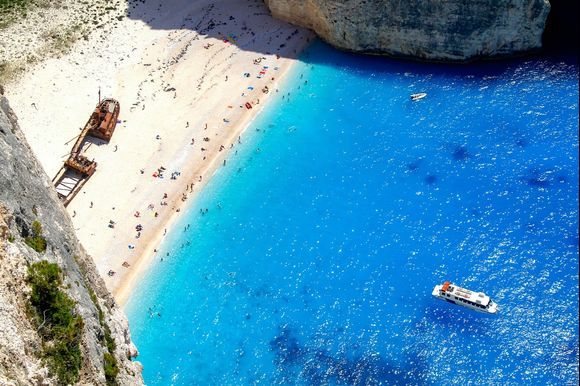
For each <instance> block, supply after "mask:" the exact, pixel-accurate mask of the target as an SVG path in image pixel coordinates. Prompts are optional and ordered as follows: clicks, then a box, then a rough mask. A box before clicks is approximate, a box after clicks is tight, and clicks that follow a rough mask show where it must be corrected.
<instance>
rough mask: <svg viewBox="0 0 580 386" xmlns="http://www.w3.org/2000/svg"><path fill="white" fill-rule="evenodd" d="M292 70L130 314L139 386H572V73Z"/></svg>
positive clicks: (340, 56) (388, 66) (529, 64)
mask: <svg viewBox="0 0 580 386" xmlns="http://www.w3.org/2000/svg"><path fill="white" fill-rule="evenodd" d="M302 60H303V62H302V63H301V64H299V65H297V66H296V68H295V70H294V74H293V75H291V77H290V80H289V81H288V84H287V86H286V87H285V88H284V92H285V93H287V92H289V93H290V95H289V96H288V95H286V94H284V97H283V95H282V93H279V94H278V95H276V96H275V100H274V101H273V102H272V103H271V104H270V107H269V109H268V111H265V112H264V113H262V115H261V116H260V117H259V118H258V119H257V120H256V121H255V122H254V123H253V124H252V126H251V127H250V128H249V129H248V131H249V132H251V133H247V134H246V135H245V137H246V140H245V143H244V144H243V145H242V146H241V147H239V148H238V152H237V154H235V155H232V157H231V158H230V160H229V161H228V163H227V166H226V167H224V168H223V169H221V170H220V172H219V173H218V174H217V175H216V176H215V177H214V179H213V180H212V181H211V182H210V183H209V185H208V186H207V188H206V189H205V190H204V191H203V192H202V193H201V194H200V196H199V198H198V199H196V201H194V202H193V203H192V205H191V208H190V209H189V211H188V213H186V214H185V215H184V216H182V219H181V220H180V224H178V225H177V226H176V227H175V230H174V231H173V232H172V233H171V234H170V235H168V239H167V241H166V243H165V244H164V246H163V247H162V250H161V251H160V253H159V256H164V259H163V261H161V260H160V259H159V258H158V259H157V260H158V261H157V262H156V263H155V265H154V266H153V268H152V269H151V270H150V272H149V273H148V274H147V276H146V278H145V279H144V280H143V281H142V282H141V284H140V285H139V286H138V288H137V289H136V290H135V292H134V295H133V297H132V298H131V299H130V302H129V303H128V305H127V307H126V311H127V313H128V316H129V319H130V322H131V328H132V333H133V338H134V339H135V341H136V343H137V345H138V348H139V350H140V353H141V355H140V357H139V358H138V359H139V360H140V361H141V362H142V363H143V365H144V367H145V370H144V376H145V380H146V382H147V384H148V385H169V384H172V385H193V384H199V385H208V384H220V385H238V384H254V383H262V384H379V383H382V384H389V385H391V384H441V385H443V384H470V383H471V384H522V383H524V382H526V383H531V384H559V385H561V384H571V385H572V384H576V383H577V382H578V318H577V313H578V122H577V119H578V77H577V72H578V66H577V65H576V64H570V63H568V62H566V61H559V60H556V59H544V58H536V59H527V60H518V61H507V62H499V63H487V64H482V65H471V66H443V65H432V64H431V65H427V64H417V63H408V62H402V61H392V60H388V59H381V58H374V57H373V58H368V57H360V56H355V55H350V54H345V53H341V52H337V51H335V50H333V49H331V48H329V47H328V46H326V45H324V44H322V43H315V44H314V45H313V46H311V47H310V48H309V49H308V50H307V51H306V52H305V53H304V54H303V56H302ZM240 76H242V75H241V74H240ZM306 81H307V84H305V82H306ZM421 91H424V92H427V93H428V96H427V97H426V98H425V99H423V100H420V101H418V102H411V101H410V99H409V95H410V94H411V93H415V92H421ZM288 100H289V101H288ZM206 208H207V209H208V212H207V213H206V214H203V215H202V214H201V213H200V211H205V209H206ZM186 224H189V225H190V227H189V229H188V230H186V231H184V227H185V226H186ZM166 254H169V255H166ZM444 280H451V281H453V282H455V283H457V284H459V285H462V286H465V287H467V288H470V289H473V290H476V291H484V292H486V293H487V294H489V295H490V296H491V297H492V298H493V299H494V300H495V301H496V302H497V303H499V307H500V313H499V314H498V315H497V316H494V317H490V316H487V315H483V314H479V313H475V312H473V311H469V310H466V309H463V308H460V307H457V306H453V305H449V304H447V303H444V302H441V301H439V300H437V299H435V298H433V297H432V296H431V290H432V289H433V286H434V285H435V284H440V283H442V282H443V281H444Z"/></svg>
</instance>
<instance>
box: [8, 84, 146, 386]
mask: <svg viewBox="0 0 580 386" xmlns="http://www.w3.org/2000/svg"><path fill="white" fill-rule="evenodd" d="M34 220H38V221H40V223H41V224H42V228H43V235H44V236H45V237H46V239H47V249H46V251H45V252H44V253H43V254H39V253H37V252H35V251H34V250H32V249H31V248H30V247H28V246H27V245H26V244H25V243H24V240H23V237H24V236H25V235H26V234H28V233H29V232H30V225H31V224H32V222H33V221H34ZM40 260H48V261H49V262H51V263H57V264H58V265H59V266H60V268H61V269H62V272H63V276H64V284H65V286H64V290H65V292H66V293H67V294H68V295H69V296H70V297H71V298H72V299H73V300H74V301H75V303H76V306H75V311H76V312H77V313H78V314H79V315H80V316H81V317H82V318H83V332H82V340H81V352H82V358H83V360H82V366H81V370H80V379H79V384H82V385H105V384H106V379H105V373H104V353H105V352H107V351H108V349H107V348H106V345H105V344H104V343H103V337H104V336H105V332H104V331H105V327H104V324H103V323H101V321H100V320H99V311H98V308H97V307H99V308H100V309H101V310H102V312H103V316H104V322H105V323H106V325H107V326H108V327H109V329H110V331H111V337H112V338H113V339H114V341H115V345H116V349H115V350H114V353H112V355H114V356H115V358H116V359H117V364H118V367H119V374H118V375H117V378H116V380H117V383H118V384H119V385H131V386H133V385H141V384H143V380H142V378H141V365H140V363H139V362H133V361H131V360H129V356H136V354H137V350H136V348H135V346H134V345H133V343H132V342H131V335H130V332H129V326H128V323H127V319H126V318H125V316H124V314H123V312H122V310H121V309H120V308H119V307H118V305H117V304H116V303H115V300H114V299H113V297H112V296H111V294H110V293H109V292H108V290H107V289H106V287H105V283H104V282H103V280H102V279H101V277H100V276H99V274H98V273H97V270H96V268H95V265H94V263H93V261H92V259H91V257H90V256H88V255H87V254H86V252H85V251H84V249H83V248H82V246H81V245H80V244H79V242H78V240H77V238H76V236H75V233H74V230H73V227H72V223H71V220H70V218H69V216H68V214H67V213H66V211H65V210H64V207H63V206H62V203H61V202H60V200H59V199H58V197H57V195H56V191H55V190H54V188H53V187H52V184H51V183H50V180H49V179H48V176H47V175H46V174H45V173H44V171H43V169H42V167H41V166H40V164H39V163H38V161H37V160H36V158H35V157H34V155H33V154H32V150H31V149H30V147H29V146H28V144H27V143H26V140H25V138H24V136H23V135H22V132H21V131H20V129H19V128H18V124H17V122H16V116H15V115H14V113H13V112H12V110H11V109H10V107H9V106H8V102H7V100H6V99H5V98H4V97H3V96H1V95H0V385H56V384H58V382H57V380H56V379H55V378H54V377H52V376H51V375H50V373H49V370H48V369H47V368H46V366H45V365H44V364H43V363H42V361H41V359H40V357H39V353H40V352H41V348H42V341H41V338H40V336H39V334H38V333H37V330H36V327H35V326H33V325H32V322H31V320H30V317H29V315H28V314H27V304H28V297H29V293H30V287H29V285H28V284H27V283H26V276H27V268H28V265H29V264H31V263H34V262H37V261H40ZM91 292H93V293H94V295H95V297H96V303H94V302H93V299H92V298H91ZM97 305H98V306H97Z"/></svg>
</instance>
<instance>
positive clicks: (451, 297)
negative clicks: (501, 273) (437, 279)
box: [432, 281, 498, 314]
mask: <svg viewBox="0 0 580 386" xmlns="http://www.w3.org/2000/svg"><path fill="white" fill-rule="evenodd" d="M432 295H433V296H435V297H436V298H438V299H441V300H445V301H447V302H449V303H453V304H457V305H458V306H463V307H467V308H469V309H472V310H475V311H479V312H483V313H486V314H495V313H496V312H497V310H498V308H497V303H495V302H493V301H492V300H491V299H490V297H489V296H487V295H486V294H484V293H483V292H473V291H470V290H467V289H465V288H461V287H458V286H456V285H455V284H452V283H451V282H448V281H446V282H445V283H443V284H438V285H436V286H435V288H434V289H433V292H432Z"/></svg>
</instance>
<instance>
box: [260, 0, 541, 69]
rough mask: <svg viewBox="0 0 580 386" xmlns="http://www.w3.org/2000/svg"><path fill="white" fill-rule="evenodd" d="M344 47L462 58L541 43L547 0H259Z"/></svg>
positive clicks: (498, 53) (421, 56) (276, 13)
mask: <svg viewBox="0 0 580 386" xmlns="http://www.w3.org/2000/svg"><path fill="white" fill-rule="evenodd" d="M264 1H265V2H266V4H267V5H268V7H269V8H270V11H271V12H272V15H273V16H274V17H277V18H280V19H283V20H286V21H289V22H291V23H294V24H297V25H300V26H303V27H307V28H310V29H312V30H314V31H315V32H316V33H317V34H318V35H319V36H320V37H321V38H323V39H324V40H326V41H327V42H329V43H330V44H332V45H334V46H335V47H338V48H342V49H345V50H350V51H356V52H362V53H373V54H385V55H393V56H407V57H413V58H418V59H425V60H437V61H467V60H473V59H476V58H480V57H493V56H502V55H511V54H514V53H518V52H522V51H527V50H531V49H535V48H539V47H541V44H542V33H543V31H544V26H545V23H546V18H547V17H548V13H549V11H550V3H549V2H548V0H444V1H443V0H405V1H401V0H264Z"/></svg>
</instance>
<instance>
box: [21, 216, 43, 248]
mask: <svg viewBox="0 0 580 386" xmlns="http://www.w3.org/2000/svg"><path fill="white" fill-rule="evenodd" d="M24 242H25V243H26V245H28V246H29V247H30V248H32V249H34V250H35V251H36V252H38V253H42V252H44V251H46V239H45V238H44V237H43V236H42V225H41V224H40V222H38V221H34V222H33V223H32V236H27V237H26V238H24Z"/></svg>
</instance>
